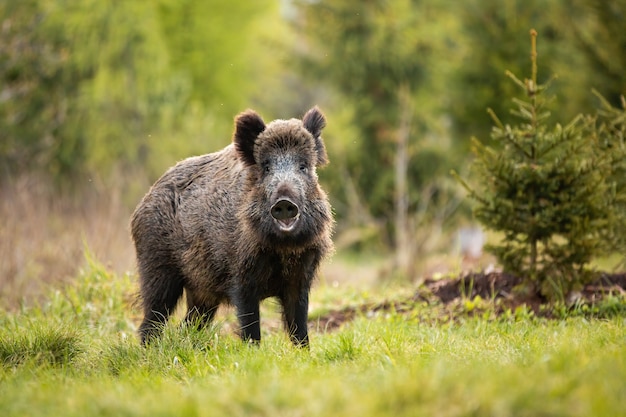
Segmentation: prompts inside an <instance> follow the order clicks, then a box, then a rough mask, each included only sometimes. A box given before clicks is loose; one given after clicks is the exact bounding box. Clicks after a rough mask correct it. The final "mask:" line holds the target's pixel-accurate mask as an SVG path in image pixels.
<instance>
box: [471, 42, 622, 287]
mask: <svg viewBox="0 0 626 417" xmlns="http://www.w3.org/2000/svg"><path fill="white" fill-rule="evenodd" d="M535 39H536V32H534V31H532V41H533V42H532V53H531V57H532V76H531V78H530V79H526V80H525V81H523V82H522V81H520V80H519V79H517V78H516V77H515V76H514V75H512V74H511V73H508V75H509V77H510V78H511V79H512V80H513V81H514V82H515V84H516V85H517V87H518V89H520V90H522V91H523V92H524V95H525V97H524V98H521V99H515V100H514V101H515V103H516V106H517V107H516V108H515V109H514V111H513V115H514V116H515V117H516V118H517V119H518V123H517V124H515V125H509V124H506V125H505V124H503V123H502V122H500V120H499V119H498V118H497V116H496V115H495V113H493V112H492V116H493V119H494V122H495V126H494V129H493V133H492V139H493V140H494V141H495V142H496V143H498V144H499V145H500V146H499V148H498V149H497V150H496V149H494V148H492V147H490V146H488V145H487V144H485V142H484V141H482V142H481V141H478V140H474V153H475V156H476V162H475V169H476V172H477V175H478V178H479V180H480V186H479V187H477V188H471V187H468V186H467V184H465V185H466V187H467V188H468V191H469V192H470V197H471V198H472V199H473V200H475V201H476V209H475V216H476V218H477V219H478V220H479V221H480V222H481V223H482V224H484V225H485V226H486V227H488V228H490V229H492V230H495V231H498V232H501V233H503V235H504V236H503V238H502V241H501V242H500V243H499V244H495V245H491V246H488V248H487V249H488V250H489V251H491V252H492V253H494V254H495V255H496V256H497V258H498V260H499V261H500V262H501V263H502V265H503V267H504V268H505V270H507V271H509V272H513V273H517V274H520V275H522V276H524V277H525V278H526V279H527V283H528V286H529V287H530V288H534V289H535V290H538V291H540V292H541V293H542V294H544V295H545V296H548V297H550V298H554V297H556V296H563V294H567V293H568V292H569V291H570V290H572V289H574V288H576V287H577V286H580V285H581V284H582V283H584V282H585V280H586V279H587V278H588V277H589V270H588V264H589V262H590V261H591V260H592V259H593V258H594V257H597V256H602V255H607V254H608V253H610V252H611V251H612V250H613V249H614V246H613V244H614V242H613V241H611V239H609V238H608V232H610V231H612V230H614V228H615V226H617V225H618V224H619V223H618V222H619V213H618V210H616V205H615V201H616V200H617V199H619V198H624V196H626V194H625V193H626V191H625V189H623V188H622V189H616V187H615V184H614V182H613V180H612V178H613V176H612V172H613V164H612V163H616V162H619V163H621V164H622V166H623V161H624V155H625V154H624V152H623V151H620V152H619V157H618V158H616V157H615V155H610V154H609V153H608V152H605V147H604V146H603V145H602V143H600V141H599V140H598V136H597V135H596V134H595V128H594V126H595V125H594V121H593V119H592V118H589V117H583V116H579V117H576V118H574V119H573V120H572V121H571V122H570V123H568V124H567V125H565V126H561V125H560V124H558V123H557V124H556V125H554V126H551V124H550V120H549V117H550V113H549V111H547V110H546V105H547V103H548V98H547V97H546V89H547V87H548V84H547V83H546V84H538V83H537V55H536V48H535Z"/></svg>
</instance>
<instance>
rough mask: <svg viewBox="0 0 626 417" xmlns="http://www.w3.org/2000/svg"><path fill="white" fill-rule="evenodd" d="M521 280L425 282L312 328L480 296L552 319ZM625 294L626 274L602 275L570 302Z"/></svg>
mask: <svg viewBox="0 0 626 417" xmlns="http://www.w3.org/2000/svg"><path fill="white" fill-rule="evenodd" d="M521 283H522V279H521V278H519V277H517V276H514V275H511V274H507V273H503V272H490V273H483V272H476V273H470V274H467V275H463V276H461V277H458V278H449V279H426V280H425V281H424V284H423V286H421V287H419V288H417V290H416V292H415V293H414V294H413V295H412V296H411V297H409V298H406V299H403V300H387V301H383V302H381V303H367V304H362V305H358V306H351V307H346V308H343V309H341V310H334V311H330V312H328V313H327V314H324V315H321V316H319V317H317V318H315V319H313V320H311V323H310V325H311V327H313V328H314V329H318V330H320V331H332V330H334V329H336V328H338V327H340V326H341V325H343V324H344V323H346V322H349V321H351V320H353V319H354V318H355V317H357V316H358V315H365V316H376V315H378V314H380V313H387V312H395V313H405V312H409V311H411V310H413V309H414V307H415V305H416V303H427V304H435V303H436V304H443V305H444V307H445V306H447V305H450V304H453V303H458V301H459V300H462V299H470V300H473V299H475V297H477V296H479V297H480V298H482V299H484V300H494V301H497V303H496V310H495V312H496V313H497V314H500V313H503V312H505V311H507V310H514V309H515V308H517V307H519V306H521V305H525V306H527V307H528V308H530V309H531V310H532V311H533V312H534V313H535V314H536V315H539V316H543V317H548V318H550V317H553V315H552V313H551V310H550V309H549V308H548V309H546V308H541V307H542V306H543V305H546V300H545V299H544V298H543V297H541V296H540V295H538V294H534V293H532V294H527V293H524V292H523V291H520V290H518V289H517V288H518V286H519V285H520V284H521ZM611 294H613V295H615V294H618V295H619V294H621V295H625V294H626V273H619V274H607V273H602V274H600V276H599V278H598V279H597V280H596V281H594V282H592V283H590V284H588V285H586V286H585V287H584V288H583V290H582V291H580V292H578V293H575V294H573V298H572V299H571V300H569V301H571V302H572V303H575V302H577V303H578V304H580V303H583V304H595V303H597V302H599V301H601V300H602V299H603V298H605V297H606V296H607V295H611Z"/></svg>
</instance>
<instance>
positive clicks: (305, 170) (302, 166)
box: [300, 163, 309, 174]
mask: <svg viewBox="0 0 626 417" xmlns="http://www.w3.org/2000/svg"><path fill="white" fill-rule="evenodd" d="M300 172H302V173H303V174H306V173H307V172H309V167H307V165H306V164H305V163H301V164H300Z"/></svg>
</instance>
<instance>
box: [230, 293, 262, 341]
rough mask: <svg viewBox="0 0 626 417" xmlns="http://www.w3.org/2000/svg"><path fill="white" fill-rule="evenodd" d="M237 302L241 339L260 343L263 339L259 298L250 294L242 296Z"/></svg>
mask: <svg viewBox="0 0 626 417" xmlns="http://www.w3.org/2000/svg"><path fill="white" fill-rule="evenodd" d="M235 304H236V306H235V307H236V308H237V317H238V319H239V326H240V329H241V339H243V341H245V342H251V343H254V344H258V343H259V342H260V341H261V322H260V315H259V299H258V298H257V297H250V296H248V297H241V298H240V299H239V300H238V301H237V302H236V303H235Z"/></svg>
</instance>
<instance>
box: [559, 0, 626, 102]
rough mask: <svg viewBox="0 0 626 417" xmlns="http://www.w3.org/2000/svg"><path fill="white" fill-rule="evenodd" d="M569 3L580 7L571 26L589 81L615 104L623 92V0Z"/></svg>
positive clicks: (625, 80) (625, 92) (625, 34)
mask: <svg viewBox="0 0 626 417" xmlns="http://www.w3.org/2000/svg"><path fill="white" fill-rule="evenodd" d="M572 6H574V7H575V8H577V9H578V10H580V12H579V13H578V14H577V16H575V18H574V19H572V20H573V24H572V25H571V29H572V31H573V35H574V40H575V44H576V45H577V47H578V48H579V49H580V50H581V51H582V53H583V54H584V57H585V61H586V63H587V68H586V72H587V74H589V78H590V81H589V83H590V84H591V85H592V86H593V88H594V89H596V90H597V91H598V92H599V93H600V94H601V95H602V96H603V97H606V100H607V101H608V103H610V104H611V105H612V106H614V107H618V106H620V105H621V102H620V99H621V97H622V96H624V95H626V71H625V70H624V69H625V68H626V30H624V19H625V18H626V0H613V1H604V0H577V1H576V2H573V4H572Z"/></svg>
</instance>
